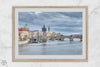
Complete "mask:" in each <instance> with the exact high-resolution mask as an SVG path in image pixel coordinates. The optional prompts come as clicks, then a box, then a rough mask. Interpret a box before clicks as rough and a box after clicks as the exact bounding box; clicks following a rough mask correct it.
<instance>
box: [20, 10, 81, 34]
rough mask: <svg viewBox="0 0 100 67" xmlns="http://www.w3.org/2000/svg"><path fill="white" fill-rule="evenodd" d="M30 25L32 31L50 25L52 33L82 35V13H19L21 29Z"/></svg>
mask: <svg viewBox="0 0 100 67" xmlns="http://www.w3.org/2000/svg"><path fill="white" fill-rule="evenodd" d="M25 24H28V25H29V27H30V30H31V31H33V30H41V28H42V26H43V25H44V24H45V25H46V27H48V26H49V25H50V27H51V32H61V33H63V34H71V33H82V12H39V13H38V12H37V13H36V12H19V28H21V27H23V26H24V25H25Z"/></svg>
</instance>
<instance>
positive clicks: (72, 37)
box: [55, 35, 82, 41]
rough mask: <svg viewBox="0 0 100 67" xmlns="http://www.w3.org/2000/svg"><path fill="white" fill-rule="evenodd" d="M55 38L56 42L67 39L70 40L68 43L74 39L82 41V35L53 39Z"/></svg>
mask: <svg viewBox="0 0 100 67" xmlns="http://www.w3.org/2000/svg"><path fill="white" fill-rule="evenodd" d="M55 38H56V40H62V41H63V40H64V39H65V38H69V39H70V41H73V40H74V38H79V39H80V41H82V35H71V36H63V35H62V36H60V37H55Z"/></svg>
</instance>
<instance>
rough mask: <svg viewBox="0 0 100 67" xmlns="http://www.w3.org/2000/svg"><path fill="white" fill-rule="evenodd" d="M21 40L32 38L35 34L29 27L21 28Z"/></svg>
mask: <svg viewBox="0 0 100 67" xmlns="http://www.w3.org/2000/svg"><path fill="white" fill-rule="evenodd" d="M18 31H19V40H24V39H29V38H32V36H33V32H32V31H30V30H29V27H28V25H27V24H26V25H25V26H24V28H19V29H18Z"/></svg>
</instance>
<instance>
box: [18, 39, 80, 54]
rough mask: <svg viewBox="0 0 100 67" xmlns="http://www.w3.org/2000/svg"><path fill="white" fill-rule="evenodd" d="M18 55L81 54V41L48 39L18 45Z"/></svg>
mask: <svg viewBox="0 0 100 67" xmlns="http://www.w3.org/2000/svg"><path fill="white" fill-rule="evenodd" d="M19 54H20V55H81V54H82V42H81V41H80V40H77V39H75V40H74V41H69V40H68V39H65V40H64V41H57V40H55V41H48V42H47V43H35V44H27V45H24V46H19Z"/></svg>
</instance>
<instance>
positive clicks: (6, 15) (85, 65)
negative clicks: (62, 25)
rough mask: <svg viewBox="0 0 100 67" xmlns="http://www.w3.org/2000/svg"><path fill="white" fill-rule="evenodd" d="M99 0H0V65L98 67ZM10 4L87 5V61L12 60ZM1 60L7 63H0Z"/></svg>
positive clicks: (99, 52)
mask: <svg viewBox="0 0 100 67" xmlns="http://www.w3.org/2000/svg"><path fill="white" fill-rule="evenodd" d="M99 3H100V0H0V67H100V36H99V34H100V31H99V30H100V4H99ZM12 6H88V7H89V48H88V49H89V51H88V52H89V56H88V57H89V60H88V62H12ZM2 60H6V61H7V64H6V65H2V64H1V62H2Z"/></svg>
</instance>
